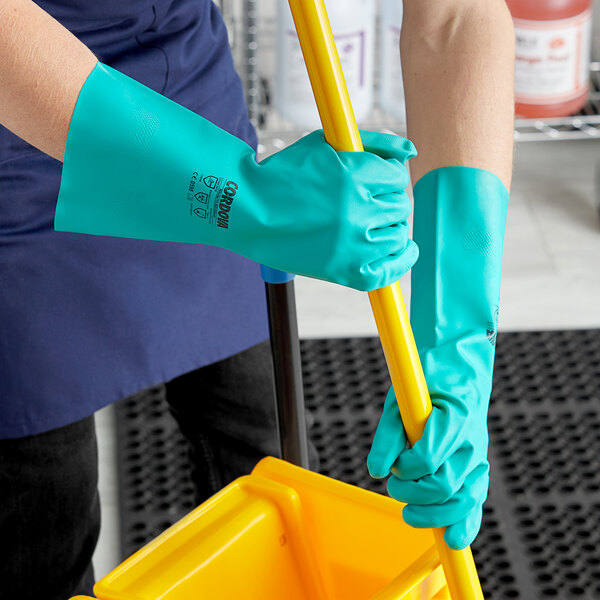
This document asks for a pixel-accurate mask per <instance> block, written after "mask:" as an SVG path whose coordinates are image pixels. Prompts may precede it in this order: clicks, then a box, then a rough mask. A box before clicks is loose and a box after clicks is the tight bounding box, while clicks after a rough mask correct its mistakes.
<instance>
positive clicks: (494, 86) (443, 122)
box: [398, 0, 514, 188]
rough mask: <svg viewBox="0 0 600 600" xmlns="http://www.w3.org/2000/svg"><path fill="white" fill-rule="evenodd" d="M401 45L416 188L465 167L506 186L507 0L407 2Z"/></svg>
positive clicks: (509, 147)
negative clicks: (436, 174)
mask: <svg viewBox="0 0 600 600" xmlns="http://www.w3.org/2000/svg"><path fill="white" fill-rule="evenodd" d="M398 1H400V0H398ZM400 46H401V57H402V68H403V73H404V85H405V90H406V109H407V123H408V137H409V139H411V140H412V141H413V142H414V144H415V145H416V147H417V150H418V152H419V156H418V157H417V158H414V159H412V160H411V162H410V164H411V172H412V179H413V183H416V182H417V181H418V180H419V179H420V178H421V177H422V176H423V175H425V173H427V172H429V171H431V170H433V169H436V168H438V167H444V166H468V167H477V168H480V169H485V170H487V171H491V172H492V173H494V174H496V175H497V176H498V177H499V178H500V179H501V180H502V181H503V183H504V184H505V185H506V187H507V188H510V179H511V172H512V151H513V114H514V104H513V102H514V100H513V68H514V31H513V26H512V20H511V17H510V14H509V12H508V9H507V7H506V4H505V2H504V0H404V21H403V27H402V35H401V41H400Z"/></svg>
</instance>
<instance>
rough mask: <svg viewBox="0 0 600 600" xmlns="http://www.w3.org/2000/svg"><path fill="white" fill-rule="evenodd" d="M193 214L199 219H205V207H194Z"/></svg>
mask: <svg viewBox="0 0 600 600" xmlns="http://www.w3.org/2000/svg"><path fill="white" fill-rule="evenodd" d="M194 214H195V215H196V216H197V217H200V218H201V219H206V209H205V208H196V209H194Z"/></svg>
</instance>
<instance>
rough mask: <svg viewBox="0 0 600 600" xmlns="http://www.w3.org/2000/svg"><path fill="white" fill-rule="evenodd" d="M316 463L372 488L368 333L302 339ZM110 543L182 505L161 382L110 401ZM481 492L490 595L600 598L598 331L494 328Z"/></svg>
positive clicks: (179, 454)
mask: <svg viewBox="0 0 600 600" xmlns="http://www.w3.org/2000/svg"><path fill="white" fill-rule="evenodd" d="M302 357H303V369H304V386H305V391H306V402H307V407H308V409H309V411H310V413H311V416H312V417H313V419H310V420H311V421H314V422H313V425H312V427H311V429H310V436H311V439H312V440H313V441H314V443H315V445H316V446H317V448H318V450H319V454H320V459H321V467H320V471H321V472H322V473H324V474H326V475H329V476H331V477H335V478H337V479H340V480H342V481H346V482H349V483H352V484H355V485H359V486H362V487H367V488H369V489H372V490H374V491H377V492H384V491H385V485H384V483H382V482H377V481H373V480H372V479H370V478H369V476H368V474H367V470H366V467H365V457H366V455H367V453H368V450H369V447H370V443H371V438H372V435H373V432H374V430H375V426H376V424H377V420H378V418H379V412H380V410H381V405H382V404H383V400H384V398H385V394H386V392H387V389H388V387H389V379H388V375H387V372H386V368H385V362H384V358H383V354H382V351H381V347H380V345H379V340H378V339H376V338H353V339H334V340H306V341H303V342H302ZM117 426H118V440H119V456H120V460H119V465H120V490H121V508H122V523H121V525H122V549H123V555H124V556H128V555H130V554H131V553H132V552H133V551H134V550H136V549H137V548H139V547H140V546H142V545H143V544H144V543H146V542H147V541H149V540H150V539H152V538H153V537H155V536H156V535H157V534H158V533H160V531H162V530H163V529H164V528H166V527H167V526H169V525H170V524H172V523H173V522H175V521H176V520H177V519H178V518H180V517H181V516H182V515H184V514H185V513H187V512H188V511H189V510H190V509H191V508H192V507H193V506H194V500H193V487H192V483H191V479H190V464H189V461H188V457H187V450H186V443H185V440H184V439H183V438H182V436H181V434H180V433H179V431H178V429H177V426H176V424H175V422H174V420H173V419H172V418H171V416H170V414H169V411H168V408H167V404H166V401H165V399H164V390H163V388H161V387H158V388H153V389H152V390H149V391H147V392H144V393H142V394H138V395H137V396H135V397H132V398H129V399H127V400H125V401H123V402H122V403H120V404H119V405H118V407H117ZM489 427H490V439H491V443H490V462H491V465H492V471H491V486H490V496H489V499H488V501H487V503H486V506H485V510H484V522H483V527H482V531H481V533H480V535H479V537H478V538H477V540H476V542H475V544H474V545H473V551H474V554H475V560H476V562H477V566H478V571H479V575H480V578H481V581H482V585H483V588H484V592H485V597H486V598H488V599H490V600H502V599H510V598H521V599H526V600H545V599H547V598H555V599H560V600H575V599H576V600H600V331H596V330H593V331H587V330H580V331H555V332H527V333H501V334H500V335H499V336H498V349H497V357H496V371H495V376H494V393H493V396H492V403H491V406H490V417H489Z"/></svg>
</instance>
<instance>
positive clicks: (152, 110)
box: [55, 63, 254, 247]
mask: <svg viewBox="0 0 600 600" xmlns="http://www.w3.org/2000/svg"><path fill="white" fill-rule="evenodd" d="M224 157H226V159H227V160H224ZM248 157H249V158H251V160H250V161H246V162H250V163H251V164H254V151H253V150H252V148H250V146H248V145H247V144H245V143H244V142H243V141H241V140H239V139H238V138H236V137H235V136H233V135H230V134H229V133H227V132H225V131H223V130H222V129H220V128H219V127H217V126H216V125H213V124H212V123H210V122H209V121H207V120H206V119H204V118H202V117H200V116H199V115H196V114H195V113H193V112H192V111H190V110H188V109H186V108H184V107H183V106H181V105H179V104H177V103H176V102H173V101H172V100H169V99H168V98H166V97H164V96H162V95H161V94H158V93H157V92H154V91H153V90H151V89H150V88H148V87H146V86H144V85H142V84H141V83H139V82H137V81H135V80H133V79H131V78H130V77H127V76H126V75H124V74H123V73H120V72H119V71H116V70H114V69H112V68H111V67H108V66H106V65H104V64H102V63H97V65H96V66H95V68H94V70H93V71H92V73H91V74H90V75H89V77H88V79H87V80H86V82H85V83H84V85H83V87H82V89H81V92H80V94H79V98H78V100H77V104H76V106H75V110H74V113H73V117H72V119H71V125H70V127H69V134H68V137H67V145H66V149H65V160H64V165H63V173H62V178H61V186H60V192H59V197H58V204H57V208H56V215H55V229H57V230H59V231H72V232H78V233H91V234H98V235H109V236H118V237H127V238H139V239H151V240H165V241H173V240H177V241H182V242H188V241H189V242H202V243H208V244H214V245H217V246H221V247H227V245H228V242H227V235H226V232H227V229H228V228H229V227H228V226H229V218H228V217H229V215H228V214H225V213H228V212H229V210H230V207H229V205H230V204H231V201H232V196H233V194H234V193H235V190H236V187H235V186H237V184H236V183H235V181H237V180H238V175H239V173H238V169H239V165H240V164H243V160H242V159H244V158H248ZM223 163H225V167H226V168H224V164H223ZM230 180H231V181H233V182H234V184H233V185H229V184H228V182H229V181H230ZM228 185H229V187H227V186H228ZM228 194H229V196H228ZM227 203H229V205H227ZM223 204H225V206H222V205H223ZM221 213H223V214H221Z"/></svg>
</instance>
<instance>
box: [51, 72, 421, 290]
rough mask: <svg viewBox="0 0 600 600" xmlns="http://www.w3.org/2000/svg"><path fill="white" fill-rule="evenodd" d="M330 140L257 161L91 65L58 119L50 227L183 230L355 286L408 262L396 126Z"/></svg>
mask: <svg viewBox="0 0 600 600" xmlns="http://www.w3.org/2000/svg"><path fill="white" fill-rule="evenodd" d="M362 136H363V137H362V139H363V142H364V146H365V149H366V150H367V151H366V152H336V151H335V150H333V149H332V148H331V146H329V144H327V142H326V141H325V139H324V137H323V132H322V131H317V132H314V133H312V134H310V135H308V136H306V137H304V138H302V139H300V140H299V141H298V142H296V143H295V144H293V145H291V146H289V147H288V148H286V149H285V150H282V151H281V152H278V153H277V154H275V155H273V156H271V157H269V158H267V159H265V160H263V161H262V162H261V163H258V164H257V163H256V160H255V152H254V150H253V149H252V148H251V147H250V146H248V145H247V144H246V143H245V142H243V141H241V140H239V139H238V138H236V137H235V136H233V135H230V134H229V133H227V132H225V131H223V130H222V129H220V128H219V127H216V126H215V125H213V124H212V123H210V122H209V121H207V120H206V119H203V118H202V117H200V116H198V115H196V114H195V113H193V112H191V111H189V110H187V109H186V108H184V107H182V106H180V105H178V104H177V103H175V102H172V101H171V100H168V99H167V98H165V97H164V96H161V95H160V94H157V93H156V92H154V91H152V90H150V89H149V88H147V87H145V86H143V85H142V84H140V83H138V82H136V81H134V80H132V79H130V78H129V77H127V76H125V75H123V74H122V73H119V72H118V71H115V70H114V69H111V68H110V67H107V66H105V65H103V64H101V63H98V64H97V65H96V67H95V69H94V70H93V72H92V73H91V74H90V76H89V78H88V79H87V81H86V83H85V84H84V86H83V88H82V90H81V93H80V96H79V99H78V101H77V105H76V107H75V111H74V114H73V118H72V121H71V126H70V129H69V135H68V138H67V145H66V151H65V161H64V167H63V175H62V181H61V188H60V193H59V198H58V205H57V209H56V217H55V228H56V229H57V230H61V231H72V232H79V233H91V234H99V235H109V236H117V237H127V238H140V239H148V240H163V241H174V242H195V243H202V244H208V245H213V246H218V247H221V248H226V249H228V250H232V251H233V252H237V253H238V254H241V255H243V256H246V257H247V258H250V259H252V260H255V261H257V262H259V263H262V264H264V265H267V266H269V267H273V268H275V269H279V270H281V271H288V272H291V273H297V274H301V275H307V276H310V277H315V278H318V279H325V280H328V281H333V282H336V283H340V284H343V285H346V286H349V287H353V288H356V289H360V290H371V289H375V288H379V287H382V286H385V285H388V284H390V283H392V282H394V281H396V280H397V279H399V278H400V277H402V275H404V273H406V271H408V270H409V269H410V267H411V266H412V265H413V264H414V262H415V260H416V258H417V255H418V251H417V248H416V246H415V244H414V243H413V242H412V241H410V240H409V239H408V226H407V222H406V219H407V217H408V215H409V212H410V209H411V206H410V200H409V198H408V196H407V194H406V192H405V191H404V190H405V187H406V186H407V185H408V181H409V178H408V174H407V170H406V168H405V166H404V163H405V161H406V160H408V159H409V158H411V157H412V156H415V154H416V152H415V149H414V146H413V144H412V143H411V142H409V141H408V140H405V139H403V138H400V137H397V136H392V135H385V134H379V133H371V132H363V133H362Z"/></svg>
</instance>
